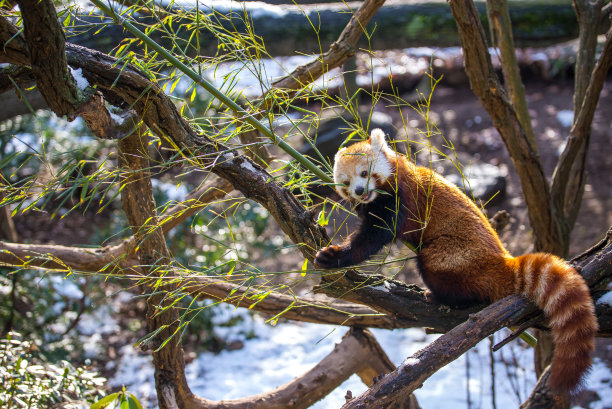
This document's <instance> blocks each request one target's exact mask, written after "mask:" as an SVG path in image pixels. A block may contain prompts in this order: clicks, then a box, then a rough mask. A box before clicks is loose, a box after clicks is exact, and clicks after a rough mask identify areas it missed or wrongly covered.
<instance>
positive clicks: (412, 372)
mask: <svg viewBox="0 0 612 409" xmlns="http://www.w3.org/2000/svg"><path fill="white" fill-rule="evenodd" d="M587 260H588V261H587ZM572 264H574V266H575V267H576V268H578V269H580V271H581V273H582V274H583V277H584V278H585V280H586V281H587V283H588V284H589V286H591V288H602V287H603V288H605V286H607V284H608V283H609V282H610V279H611V278H612V229H610V230H609V231H608V234H607V235H606V238H605V239H604V240H602V241H601V242H600V243H598V244H597V245H595V246H594V247H593V248H591V249H590V250H588V251H587V252H585V253H583V254H581V255H580V256H578V257H577V258H576V259H575V260H574V262H573V263H572ZM604 276H605V277H604ZM537 311H538V309H537V308H536V307H535V306H534V305H533V303H531V302H529V301H528V300H527V299H526V298H525V297H523V296H520V295H512V296H510V297H506V298H504V299H502V300H500V301H498V302H496V303H494V304H492V305H490V306H488V307H486V308H484V309H483V310H482V311H480V312H478V313H475V314H471V315H470V316H469V318H468V320H467V321H465V322H464V323H462V324H460V325H458V326H457V327H455V328H453V329H452V330H450V331H449V332H447V333H446V334H444V335H442V336H441V337H439V338H438V339H437V340H435V341H434V342H433V343H431V344H429V345H428V346H427V347H425V348H424V349H422V350H420V351H419V352H417V353H415V354H414V355H412V356H411V357H410V358H408V359H406V360H405V361H404V362H403V363H402V364H401V365H400V366H399V367H398V368H397V369H396V370H395V371H393V372H391V373H390V374H388V375H387V376H385V377H384V378H383V379H382V380H381V381H380V382H378V383H376V384H375V385H374V386H373V387H372V388H370V389H368V390H367V391H366V392H365V393H364V394H362V395H361V396H359V397H358V398H356V399H354V400H352V401H350V402H348V403H347V404H346V405H344V406H343V409H348V408H359V409H365V408H384V407H388V405H389V403H390V402H392V401H393V400H394V399H401V398H402V397H403V396H406V395H407V394H409V393H412V392H413V391H414V390H415V389H417V388H419V387H420V386H421V385H422V384H423V382H424V381H425V380H426V379H427V378H429V377H430V376H431V375H432V374H434V373H435V372H436V371H438V370H439V369H440V368H442V367H443V366H445V365H447V364H448V363H450V362H452V361H454V360H455V359H457V358H458V357H459V356H461V355H462V354H463V353H465V352H466V351H467V350H469V349H470V348H472V347H473V346H474V345H476V344H477V343H478V342H480V340H482V339H484V338H485V337H487V336H489V335H490V334H492V333H493V332H495V331H498V330H499V329H501V328H503V327H506V326H511V325H517V324H519V323H520V322H522V321H523V320H524V319H525V318H527V317H530V316H532V314H533V313H534V312H537Z"/></svg>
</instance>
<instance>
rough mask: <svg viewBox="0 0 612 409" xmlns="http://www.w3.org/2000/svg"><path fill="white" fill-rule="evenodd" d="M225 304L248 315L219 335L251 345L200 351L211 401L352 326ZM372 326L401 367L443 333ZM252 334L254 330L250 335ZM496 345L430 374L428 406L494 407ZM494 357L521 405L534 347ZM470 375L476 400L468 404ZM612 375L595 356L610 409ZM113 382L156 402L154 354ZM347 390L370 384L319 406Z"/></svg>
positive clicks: (502, 399) (128, 365) (504, 393)
mask: <svg viewBox="0 0 612 409" xmlns="http://www.w3.org/2000/svg"><path fill="white" fill-rule="evenodd" d="M220 310H221V313H220V316H219V318H218V321H219V322H227V321H228V318H229V317H231V316H232V315H234V316H235V315H240V316H242V317H243V321H242V322H241V323H240V324H239V325H235V326H232V327H218V331H217V333H218V335H219V336H221V337H227V339H229V340H237V339H240V340H242V341H243V342H244V347H243V348H242V349H239V350H233V351H222V352H221V353H219V354H214V353H211V352H205V353H201V354H199V355H198V356H197V357H196V359H194V360H193V361H192V362H191V363H189V364H188V365H187V368H186V376H187V381H188V383H189V386H190V387H191V389H192V391H193V392H194V393H195V394H197V395H199V396H202V397H204V398H206V399H211V400H221V399H236V398H242V397H247V396H251V395H254V394H258V393H262V392H266V391H269V390H271V389H273V388H275V387H277V386H280V385H282V384H284V383H286V382H289V381H291V380H292V379H293V378H294V377H296V376H299V375H301V374H303V373H304V372H306V371H308V370H309V369H311V368H312V367H313V366H314V365H316V364H317V363H318V362H319V361H320V360H321V359H323V357H324V356H326V355H327V354H328V353H329V352H331V351H332V349H333V346H334V344H335V343H338V342H340V340H341V338H342V336H343V335H344V334H345V332H346V331H347V329H346V328H344V327H336V326H332V325H317V324H309V323H299V322H284V323H279V324H278V325H276V326H271V325H268V324H266V323H265V322H264V320H263V319H262V318H261V317H259V316H258V315H254V316H252V315H250V314H249V313H248V312H246V310H242V309H238V310H234V309H233V307H231V306H223V308H221V309H220ZM372 332H373V333H374V335H375V337H376V339H377V340H378V341H379V343H380V344H381V346H382V347H383V349H384V350H385V352H386V353H387V354H388V355H389V358H390V359H391V360H392V361H393V362H394V363H395V364H396V365H399V364H400V363H402V362H403V361H404V360H405V359H406V358H407V357H410V356H411V355H412V354H413V353H415V352H416V351H418V350H419V349H421V348H423V347H425V346H426V345H428V344H429V343H430V342H432V341H433V340H435V339H436V338H437V335H427V334H425V333H424V332H423V331H422V330H421V329H405V330H394V331H388V330H377V329H375V330H373V331H372ZM245 334H254V335H255V336H254V337H248V339H247V337H246V336H245ZM502 337H503V334H502V333H499V334H496V336H495V342H498V341H500V340H501V339H502ZM490 346H491V344H490V341H489V340H488V339H486V340H484V341H482V342H481V343H479V344H478V345H477V346H476V347H475V348H474V349H472V350H470V351H469V352H468V353H467V354H465V355H463V356H462V357H460V358H459V359H457V360H456V361H454V362H452V363H451V364H449V365H448V366H446V367H445V368H442V369H441V370H440V371H438V372H437V373H436V374H434V375H433V376H432V377H431V378H429V379H428V380H427V381H426V382H425V383H424V384H423V386H422V387H421V388H420V389H418V390H417V391H416V392H415V393H416V396H417V399H418V401H419V404H420V405H421V407H423V408H450V407H452V408H457V409H461V408H467V407H470V408H479V409H486V408H492V407H493V402H492V393H491V360H490V352H489V351H490ZM494 360H495V363H494V372H495V404H496V407H504V408H509V407H518V406H519V404H520V403H521V402H522V401H524V400H525V399H526V398H527V396H528V394H529V392H530V391H531V390H532V388H533V386H534V385H535V381H536V379H535V375H534V373H533V371H532V369H531V368H532V365H533V364H532V362H533V352H532V350H531V348H529V347H526V346H524V345H523V344H522V343H521V342H520V341H513V342H512V343H510V344H509V345H506V346H505V347H503V348H502V349H501V350H500V351H498V352H495V353H494ZM468 362H469V364H468ZM468 374H469V376H468ZM468 378H469V398H470V403H471V404H470V405H468V404H467V399H468V390H467V388H466V385H467V383H468V381H467V380H468ZM610 379H612V372H611V371H610V370H609V369H608V368H607V366H606V365H605V364H604V363H603V362H601V361H599V360H596V361H595V363H594V365H593V370H592V371H591V373H590V375H589V377H588V379H587V383H586V384H587V385H588V386H589V388H590V389H592V390H595V391H596V392H597V393H598V394H599V396H600V398H601V400H600V401H597V402H593V403H591V405H590V408H592V409H605V408H609V407H610V406H611V405H612V388H610V385H609V383H610ZM109 382H110V384H111V385H112V387H113V388H115V389H116V388H119V387H121V386H122V385H125V386H126V388H127V389H128V390H129V391H131V392H132V393H134V394H135V395H136V396H137V397H138V398H139V399H141V400H142V401H143V402H148V406H149V407H155V404H156V398H155V387H154V380H153V367H152V364H151V359H150V357H149V356H148V355H144V354H141V353H139V352H137V350H135V349H134V348H133V347H131V346H126V347H124V348H123V350H122V359H121V361H120V362H119V363H118V366H117V373H116V375H115V376H114V377H113V378H112V379H110V381H109ZM347 390H350V391H351V392H352V394H353V396H357V395H359V394H361V393H362V392H364V391H365V390H366V386H365V385H364V384H363V383H362V382H361V380H360V379H359V378H358V376H357V375H352V376H351V377H350V378H349V379H348V380H347V381H345V382H344V383H343V384H342V385H341V386H340V387H338V388H337V389H335V390H334V391H333V392H332V393H331V394H330V395H328V396H327V397H325V399H323V400H321V401H319V402H317V403H316V404H315V405H313V406H312V408H314V409H332V408H334V409H337V408H340V407H341V406H342V404H343V403H344V396H345V395H346V392H347Z"/></svg>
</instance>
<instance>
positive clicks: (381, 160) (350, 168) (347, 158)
mask: <svg viewBox="0 0 612 409" xmlns="http://www.w3.org/2000/svg"><path fill="white" fill-rule="evenodd" d="M378 132H380V135H378V134H377V133H378ZM375 138H376V140H375ZM381 138H382V139H381ZM387 155H395V152H393V151H392V150H391V149H390V148H389V147H388V146H387V144H386V142H385V141H384V134H382V131H380V130H374V131H372V137H371V138H370V140H369V141H365V142H359V143H356V144H354V145H351V146H349V147H348V148H343V149H340V150H339V151H338V153H337V154H336V157H335V163H334V181H335V182H336V191H337V192H338V194H339V195H340V196H341V197H342V198H343V199H345V200H348V201H349V202H351V203H370V202H372V201H373V200H375V199H376V198H377V197H378V194H379V193H378V192H377V191H376V189H380V188H381V187H382V186H383V185H384V183H385V181H386V180H387V179H388V178H389V177H390V176H391V172H392V170H391V164H390V162H389V159H388V157H387Z"/></svg>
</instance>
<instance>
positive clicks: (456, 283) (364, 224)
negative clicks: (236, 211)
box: [315, 129, 598, 393]
mask: <svg viewBox="0 0 612 409" xmlns="http://www.w3.org/2000/svg"><path fill="white" fill-rule="evenodd" d="M334 182H335V183H336V190H337V192H338V194H339V195H340V196H341V197H342V198H343V199H346V200H347V201H349V202H351V203H353V204H357V206H356V210H357V214H358V216H359V219H360V226H359V228H358V229H357V230H356V231H354V232H353V233H352V234H350V235H349V237H348V238H347V239H346V240H345V241H344V242H343V243H342V244H340V245H331V246H328V247H325V248H322V249H321V250H319V251H318V252H317V254H316V256H315V266H317V267H318V268H323V269H330V268H341V267H348V266H352V265H355V264H358V263H360V262H362V261H364V260H366V259H367V258H369V257H370V256H371V255H373V254H375V253H377V252H378V251H379V250H380V249H382V247H383V246H384V245H385V244H388V243H390V242H392V241H394V240H396V239H398V240H402V241H404V242H406V243H409V244H410V245H412V246H414V247H415V248H416V249H417V262H418V267H419V272H420V274H421V276H422V278H423V281H424V282H425V284H426V285H427V287H428V288H429V291H428V293H427V294H428V296H429V297H430V298H432V299H435V300H436V301H438V302H442V303H447V304H451V305H462V304H468V303H474V302H493V301H496V300H499V299H501V298H503V297H506V296H508V295H511V294H516V293H520V294H523V295H525V296H526V297H527V298H529V299H530V300H532V301H534V302H535V303H536V304H537V305H538V307H539V308H541V309H542V310H543V311H544V313H545V315H546V317H547V318H548V319H549V322H550V328H551V330H552V334H553V339H554V342H555V346H556V347H555V352H554V356H553V362H552V368H551V376H550V378H549V387H550V388H551V389H552V390H553V391H555V392H557V393H562V392H575V391H577V390H578V389H579V387H580V384H581V381H582V378H583V376H584V375H585V373H586V372H587V371H588V369H589V368H590V365H591V357H590V355H591V352H592V351H593V349H594V337H595V334H596V332H597V329H598V324H597V319H596V317H595V312H594V306H593V301H592V299H591V296H590V294H589V288H588V287H587V285H586V283H585V282H584V280H583V278H582V277H581V276H580V275H579V274H578V273H577V272H576V271H575V270H574V269H573V268H572V267H570V266H569V265H568V264H567V263H565V262H564V261H563V260H561V259H560V258H558V257H556V256H554V255H551V254H545V253H535V254H527V255H523V256H520V257H512V255H510V253H509V252H508V251H507V250H506V249H505V248H504V246H503V245H502V243H501V241H500V240H499V238H498V236H497V234H496V233H495V231H494V230H493V228H492V227H491V225H490V224H489V221H488V220H487V218H486V217H485V216H484V214H483V213H482V212H481V211H480V209H479V208H478V207H477V206H476V205H475V204H474V203H473V202H472V201H471V200H470V199H469V198H468V197H467V196H466V195H465V194H464V193H463V192H462V191H460V190H459V189H458V188H457V187H456V186H455V185H453V184H451V183H450V182H448V181H447V180H445V179H444V178H443V177H442V176H441V175H439V174H438V173H436V172H434V171H432V170H430V169H428V168H425V167H420V166H416V165H414V164H413V163H412V162H411V161H410V160H409V159H408V158H407V157H406V156H404V155H401V154H398V153H396V152H395V151H393V150H392V149H391V148H390V147H389V146H388V145H387V143H386V141H385V136H384V133H383V132H382V131H381V130H380V129H375V130H373V131H372V133H371V136H370V139H369V140H368V141H363V142H358V143H356V144H354V145H352V146H349V147H348V148H342V149H340V150H339V151H338V153H337V154H336V156H335V164H334ZM432 296H433V297H432Z"/></svg>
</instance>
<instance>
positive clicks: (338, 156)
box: [334, 148, 346, 163]
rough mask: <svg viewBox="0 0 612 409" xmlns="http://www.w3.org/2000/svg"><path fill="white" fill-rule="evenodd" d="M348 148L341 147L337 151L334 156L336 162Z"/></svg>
mask: <svg viewBox="0 0 612 409" xmlns="http://www.w3.org/2000/svg"><path fill="white" fill-rule="evenodd" d="M345 150H346V148H340V149H339V150H338V152H336V156H335V157H334V162H336V163H337V162H338V159H339V158H340V157H341V156H342V153H343V152H344V151H345Z"/></svg>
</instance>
